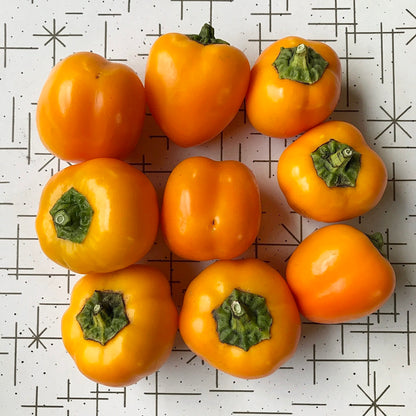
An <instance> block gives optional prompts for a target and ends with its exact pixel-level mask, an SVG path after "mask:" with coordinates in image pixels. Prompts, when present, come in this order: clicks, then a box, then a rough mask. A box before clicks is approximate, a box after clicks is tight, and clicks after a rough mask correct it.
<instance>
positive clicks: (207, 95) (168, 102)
mask: <svg viewBox="0 0 416 416" xmlns="http://www.w3.org/2000/svg"><path fill="white" fill-rule="evenodd" d="M249 78H250V64H249V62H248V60H247V58H246V56H245V55H244V53H243V52H241V51H240V50H239V49H237V48H236V47H234V46H231V45H229V44H228V43H227V42H224V41H223V40H220V39H216V38H215V37H214V29H213V28H212V27H211V26H210V25H208V24H206V25H204V26H203V28H202V29H201V33H200V34H199V35H190V36H187V35H183V34H180V33H167V34H165V35H162V36H161V37H160V38H158V39H157V40H156V42H155V43H154V45H153V46H152V48H151V50H150V53H149V58H148V61H147V67H146V75H145V90H146V101H147V104H148V106H149V109H150V112H151V113H152V115H153V117H154V119H155V120H156V122H157V123H158V124H159V126H160V127H161V129H162V130H163V131H164V133H165V134H166V135H167V136H168V138H169V139H170V140H171V141H172V142H174V143H175V144H177V145H179V146H182V147H189V146H195V145H198V144H201V143H204V142H206V141H208V140H211V139H212V138H214V137H215V136H217V135H218V134H220V133H221V131H222V130H223V129H224V128H225V127H226V126H227V125H228V124H229V123H230V122H231V121H232V120H233V118H234V117H235V115H236V114H237V112H238V110H239V108H240V106H241V104H242V103H243V100H244V96H245V94H246V91H247V87H248V83H249Z"/></svg>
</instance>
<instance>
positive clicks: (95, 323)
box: [76, 290, 129, 345]
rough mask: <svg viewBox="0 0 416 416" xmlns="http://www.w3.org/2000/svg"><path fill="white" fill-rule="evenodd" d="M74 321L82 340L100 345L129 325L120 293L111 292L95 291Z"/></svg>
mask: <svg viewBox="0 0 416 416" xmlns="http://www.w3.org/2000/svg"><path fill="white" fill-rule="evenodd" d="M76 319H77V321H78V323H79V325H80V326H81V329H82V332H83V334H84V338H85V339H88V340H92V341H96V342H99V343H100V344H101V345H105V344H106V343H107V342H108V341H110V339H112V338H114V337H115V336H116V335H117V334H118V333H119V332H120V331H121V330H122V329H123V328H124V327H125V326H126V325H128V324H129V319H128V317H127V314H126V307H125V305H124V300H123V295H122V293H120V292H113V291H111V290H106V291H100V290H96V291H95V292H94V293H93V295H92V296H91V297H90V298H88V299H87V301H86V302H85V305H84V307H83V308H82V310H81V311H80V312H79V313H78V315H77V316H76Z"/></svg>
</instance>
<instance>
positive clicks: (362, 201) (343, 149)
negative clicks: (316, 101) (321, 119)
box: [277, 121, 387, 222]
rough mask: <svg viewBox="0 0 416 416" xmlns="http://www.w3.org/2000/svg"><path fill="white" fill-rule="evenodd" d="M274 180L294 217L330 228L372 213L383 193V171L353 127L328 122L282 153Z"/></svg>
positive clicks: (375, 154)
mask: <svg viewBox="0 0 416 416" xmlns="http://www.w3.org/2000/svg"><path fill="white" fill-rule="evenodd" d="M277 179H278V182H279V185H280V189H281V190H282V192H283V194H284V195H285V197H286V199H287V202H288V204H289V205H290V206H291V207H292V208H293V209H294V210H295V211H296V212H298V213H300V214H302V215H304V216H305V217H309V218H312V219H314V220H317V221H324V222H336V221H342V220H347V219H351V218H354V217H357V216H359V215H362V214H365V213H366V212H367V211H369V210H370V209H372V208H374V207H375V206H376V205H377V203H378V202H379V201H380V199H381V198H382V196H383V193H384V190H385V189H386V185H387V171H386V167H385V165H384V163H383V161H382V159H381V158H380V156H379V155H378V154H377V153H376V152H374V151H373V150H372V149H371V148H370V147H369V146H368V144H367V142H366V141H365V139H364V137H363V135H362V134H361V132H360V131H359V130H358V129H357V128H356V127H354V126H353V125H352V124H350V123H346V122H344V121H328V122H326V123H323V124H321V125H319V126H316V127H314V128H312V129H310V130H309V131H307V132H306V133H305V134H303V135H302V136H301V137H299V138H298V139H297V140H295V141H294V142H293V143H291V144H290V145H289V146H288V147H287V148H286V149H285V150H284V151H283V153H282V154H281V156H280V158H279V162H278V166H277Z"/></svg>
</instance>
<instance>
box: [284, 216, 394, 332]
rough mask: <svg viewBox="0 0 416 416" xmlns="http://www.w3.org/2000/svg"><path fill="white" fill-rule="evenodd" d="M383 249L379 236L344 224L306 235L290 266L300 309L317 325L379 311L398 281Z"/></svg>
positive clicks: (288, 277) (288, 274)
mask: <svg viewBox="0 0 416 416" xmlns="http://www.w3.org/2000/svg"><path fill="white" fill-rule="evenodd" d="M382 245H383V241H382V236H381V234H380V233H376V234H374V235H372V236H367V235H366V234H364V233H362V232H361V231H359V230H357V229H355V228H354V227H351V226H349V225H345V224H332V225H328V226H325V227H323V228H321V229H318V230H317V231H315V232H313V233H312V234H310V235H309V236H308V237H306V238H305V239H304V240H303V241H302V242H301V243H300V244H299V246H298V247H297V248H296V249H295V251H294V252H293V253H292V256H291V257H290V259H289V262H288V264H287V268H286V280H287V283H288V285H289V287H290V289H291V291H292V293H293V295H294V296H295V298H296V301H297V304H298V307H299V311H300V312H301V313H302V314H303V315H304V316H305V317H306V318H307V319H309V320H310V321H312V322H318V323H323V324H333V323H343V322H348V321H351V320H354V319H358V318H361V317H364V316H367V315H369V314H371V313H373V312H375V311H376V310H378V309H379V308H380V307H381V306H382V305H383V304H384V303H385V302H386V301H387V300H388V299H389V297H390V296H391V295H392V293H393V291H394V288H395V283H396V278H395V273H394V270H393V267H392V266H391V264H390V263H389V262H388V260H387V259H386V258H385V257H384V256H383V255H382V254H381V252H380V251H379V250H381V249H382Z"/></svg>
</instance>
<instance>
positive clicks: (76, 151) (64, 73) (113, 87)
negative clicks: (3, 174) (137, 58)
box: [36, 52, 145, 162]
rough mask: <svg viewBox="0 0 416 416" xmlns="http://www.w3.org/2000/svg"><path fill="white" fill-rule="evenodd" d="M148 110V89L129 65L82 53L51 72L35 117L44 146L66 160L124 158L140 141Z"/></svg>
mask: <svg viewBox="0 0 416 416" xmlns="http://www.w3.org/2000/svg"><path fill="white" fill-rule="evenodd" d="M144 112H145V93H144V87H143V84H142V82H141V80H140V79H139V77H138V76H137V75H136V73H135V72H134V71H133V70H132V69H131V68H130V67H129V66H127V65H125V64H120V63H115V62H109V61H108V60H106V59H105V58H103V57H102V56H100V55H97V54H95V53H92V52H78V53H75V54H73V55H70V56H68V57H67V58H66V59H64V60H63V61H61V62H60V63H58V64H57V65H56V66H55V67H54V68H53V70H52V71H51V73H50V74H49V77H48V79H47V81H46V83H45V85H44V86H43V88H42V91H41V94H40V97H39V100H38V103H37V113H36V121H37V127H38V132H39V137H40V139H41V140H42V142H43V144H44V145H45V147H46V148H47V149H48V150H49V151H50V152H52V153H53V154H54V155H56V156H58V157H59V158H61V159H64V160H68V161H75V162H79V161H84V160H88V159H92V158H96V157H114V158H120V159H123V158H126V157H127V156H128V155H129V154H130V153H132V152H133V150H134V149H135V147H136V145H137V143H138V141H139V139H140V135H141V132H142V127H143V120H144Z"/></svg>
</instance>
